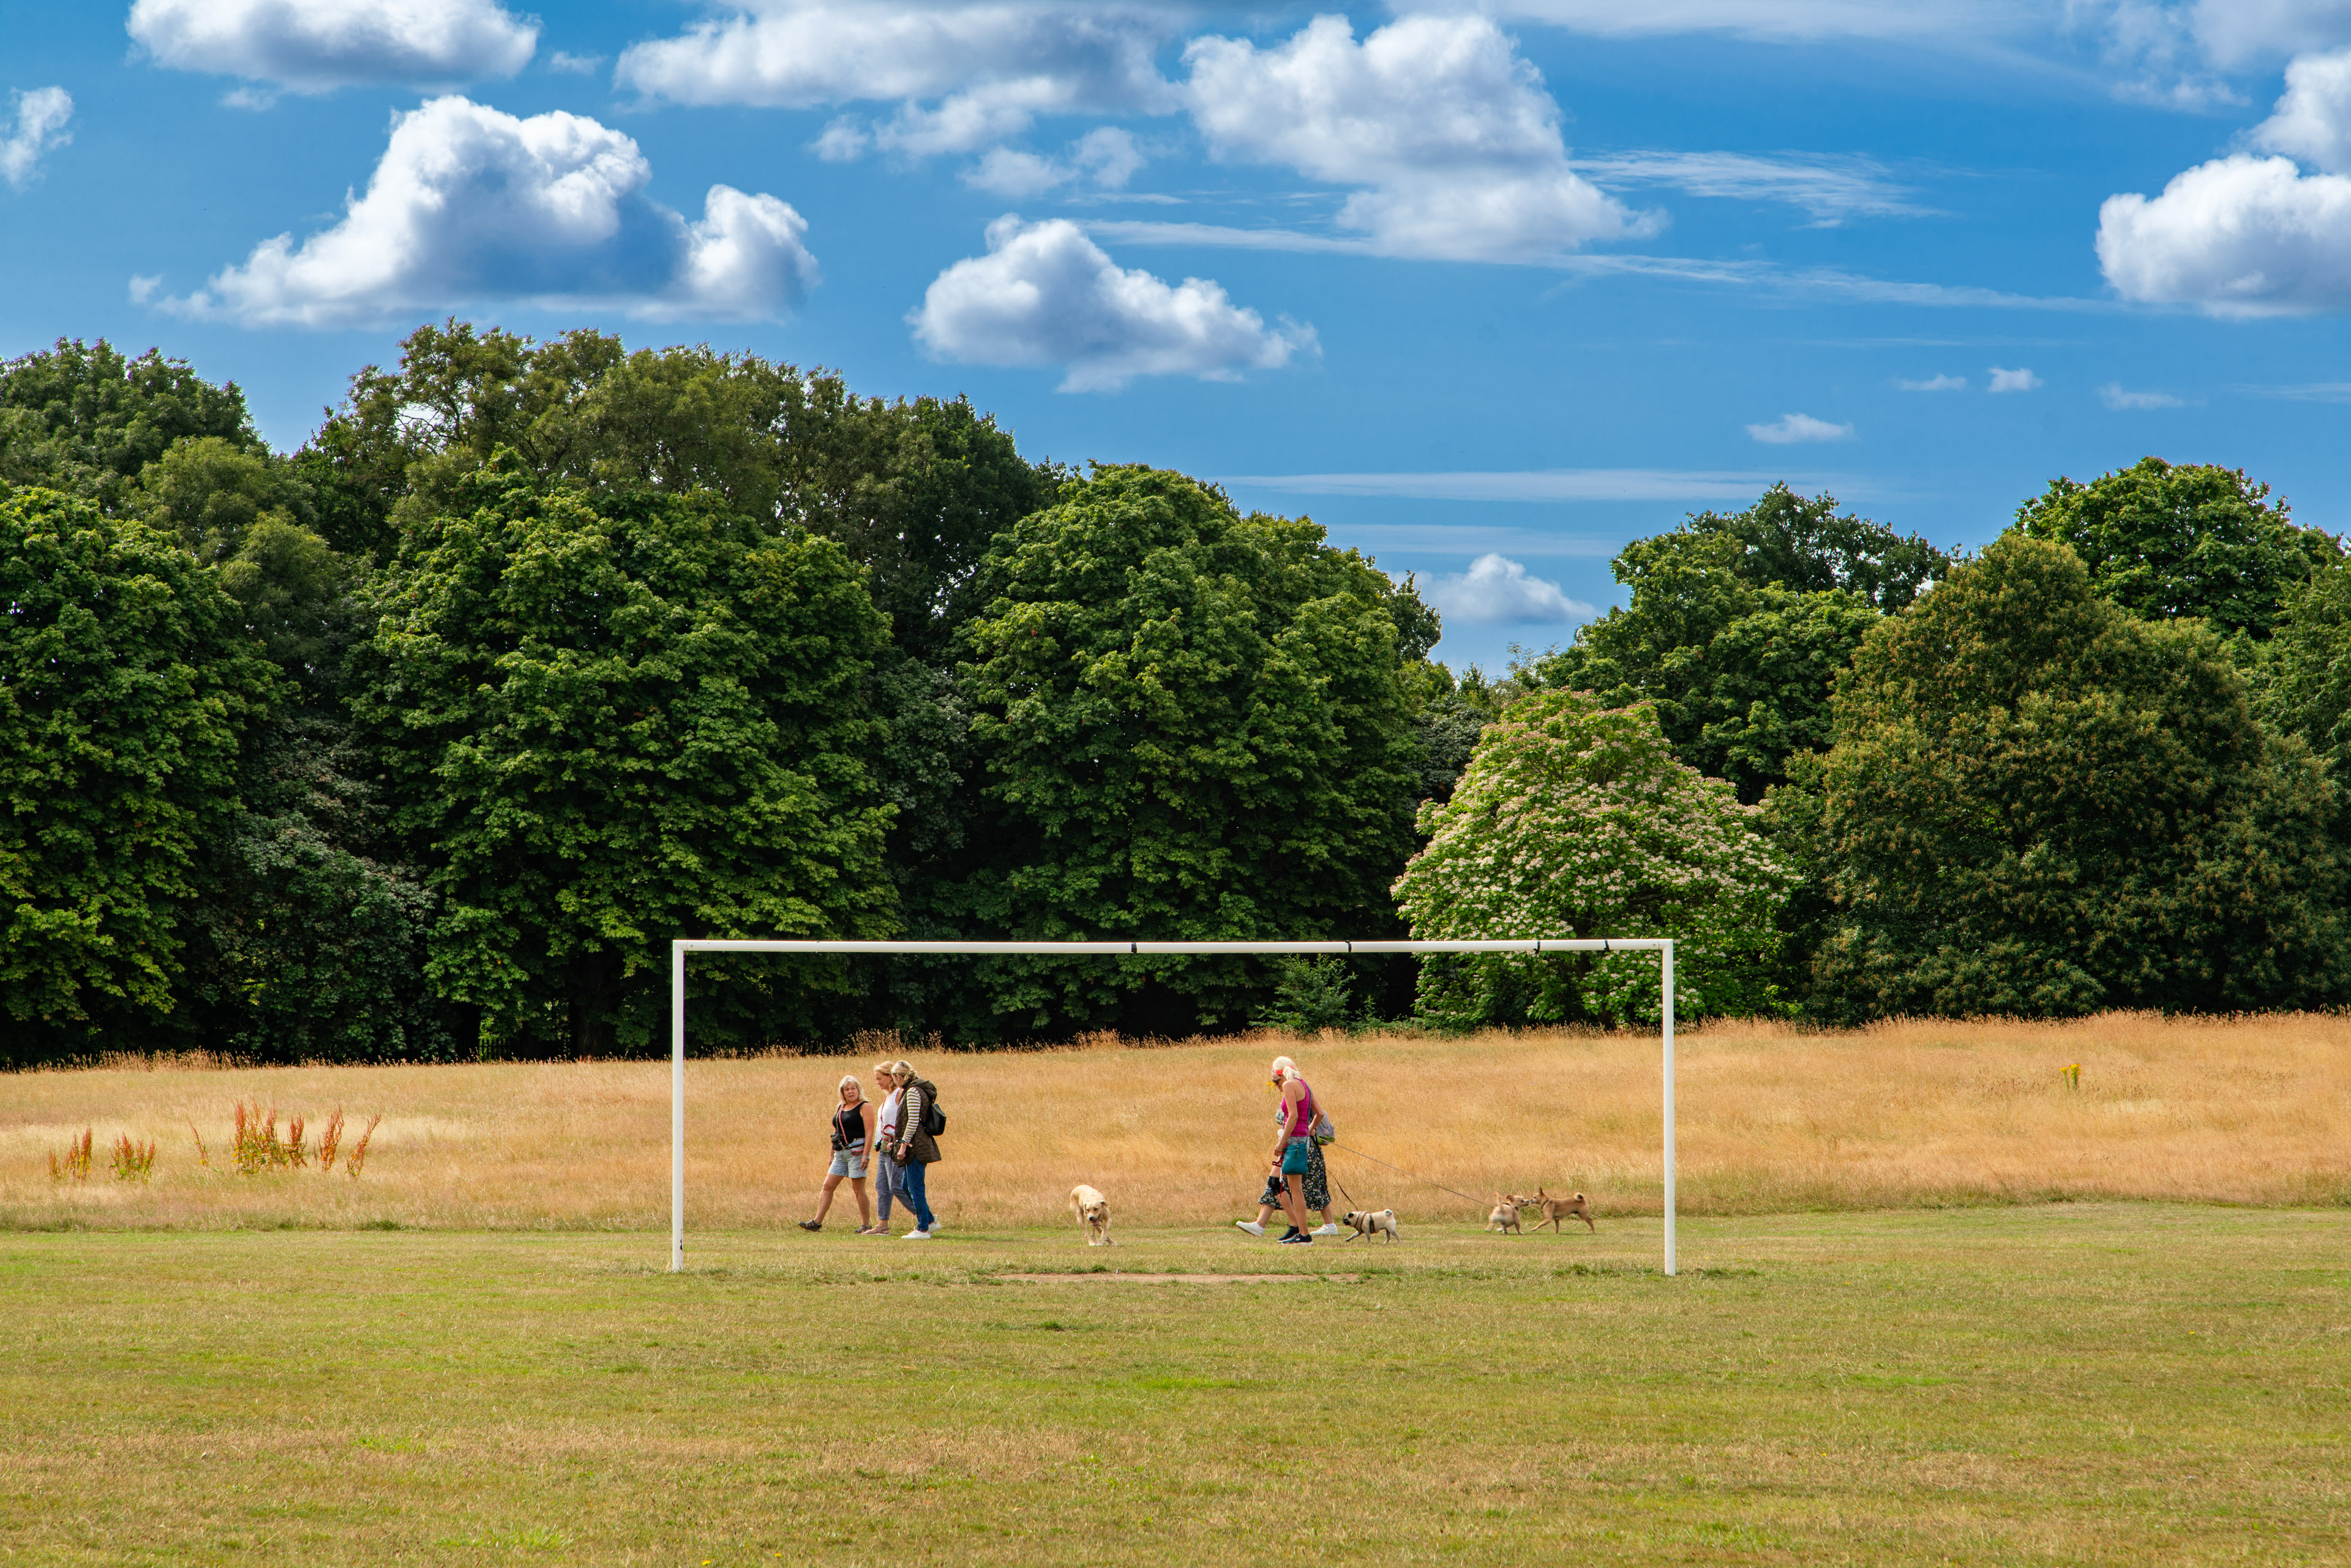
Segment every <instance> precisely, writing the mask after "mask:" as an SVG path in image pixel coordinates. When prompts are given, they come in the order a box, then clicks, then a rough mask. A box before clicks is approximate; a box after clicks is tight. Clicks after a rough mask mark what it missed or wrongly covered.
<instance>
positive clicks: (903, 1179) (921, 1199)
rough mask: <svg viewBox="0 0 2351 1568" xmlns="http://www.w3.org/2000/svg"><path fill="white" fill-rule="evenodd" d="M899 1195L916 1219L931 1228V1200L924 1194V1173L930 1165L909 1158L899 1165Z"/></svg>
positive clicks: (925, 1226)
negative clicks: (912, 1211)
mask: <svg viewBox="0 0 2351 1568" xmlns="http://www.w3.org/2000/svg"><path fill="white" fill-rule="evenodd" d="M896 1168H897V1172H898V1196H899V1197H901V1198H903V1199H904V1200H905V1204H906V1207H908V1208H911V1209H913V1210H914V1218H915V1220H916V1221H917V1222H918V1223H919V1224H920V1225H921V1226H922V1228H924V1229H925V1230H928V1229H929V1228H931V1202H930V1199H929V1198H927V1197H925V1196H924V1195H923V1173H924V1171H925V1170H926V1169H927V1168H928V1167H927V1166H925V1165H924V1164H923V1163H922V1162H921V1161H920V1160H908V1161H907V1162H906V1163H905V1164H904V1165H903V1166H897V1167H896Z"/></svg>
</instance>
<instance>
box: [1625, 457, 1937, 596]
mask: <svg viewBox="0 0 2351 1568" xmlns="http://www.w3.org/2000/svg"><path fill="white" fill-rule="evenodd" d="M1836 508H1837V503H1836V497H1834V496H1832V495H1829V494H1828V493H1827V492H1825V491H1823V492H1822V493H1821V494H1820V495H1818V496H1800V495H1798V494H1797V493H1796V492H1795V491H1793V490H1791V489H1790V488H1788V486H1786V485H1784V484H1780V485H1774V486H1771V488H1770V489H1768V490H1766V491H1764V492H1763V494H1762V495H1761V497H1758V498H1757V500H1756V502H1755V504H1754V505H1753V506H1751V507H1748V508H1747V509H1746V510H1745V511H1743V512H1728V513H1726V512H1693V513H1691V514H1690V517H1689V521H1688V522H1687V523H1685V524H1684V525H1683V526H1682V528H1681V529H1680V530H1679V531H1681V532H1685V533H1690V534H1696V535H1698V536H1700V537H1708V536H1719V537H1721V538H1729V539H1731V540H1734V541H1736V542H1737V544H1738V546H1739V551H1738V555H1737V557H1736V559H1734V560H1733V561H1732V563H1731V565H1732V570H1734V571H1735V572H1736V573H1737V575H1738V576H1739V578H1740V580H1741V581H1743V582H1746V583H1749V584H1750V585H1751V586H1753V587H1756V588H1769V587H1771V585H1772V584H1774V583H1776V584H1778V585H1779V586H1780V587H1782V588H1785V589H1791V590H1792V591H1795V592H1798V593H1825V592H1828V591H1831V590H1841V591H1844V592H1846V593H1850V594H1852V595H1854V596H1855V598H1858V599H1860V600H1862V601H1865V602H1866V603H1867V604H1868V605H1870V607H1871V608H1873V609H1875V610H1877V611H1879V612H1882V613H1885V614H1887V615H1891V614H1893V613H1894V612H1896V611H1897V610H1900V609H1901V608H1903V606H1905V605H1907V604H1908V603H1909V602H1910V601H1912V600H1914V599H1916V598H1917V597H1918V595H1919V594H1921V593H1922V592H1924V591H1926V590H1927V587H1928V584H1930V583H1932V582H1934V581H1935V580H1938V579H1939V578H1941V577H1942V576H1944V575H1945V574H1946V573H1948V572H1949V570H1950V567H1951V559H1950V557H1949V556H1948V555H1946V554H1944V553H1943V552H1942V551H1941V550H1939V549H1936V548H1935V547H1934V546H1933V545H1931V544H1928V542H1927V541H1926V540H1925V539H1923V538H1919V537H1918V536H1917V535H1916V534H1909V535H1903V534H1897V533H1896V532H1895V531H1894V530H1893V529H1892V528H1887V527H1886V525H1885V524H1883V523H1874V522H1871V521H1870V520H1869V519H1868V518H1867V517H1855V516H1854V515H1853V514H1852V513H1850V512H1847V513H1844V514H1840V513H1839V512H1838V511H1837V509H1836ZM1667 537H1670V536H1667ZM1619 580H1620V581H1621V580H1622V579H1619Z"/></svg>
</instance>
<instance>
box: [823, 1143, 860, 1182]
mask: <svg viewBox="0 0 2351 1568" xmlns="http://www.w3.org/2000/svg"><path fill="white" fill-rule="evenodd" d="M824 1174H825V1175H827V1176H847V1177H849V1179H850V1180H852V1181H855V1180H857V1179H858V1178H859V1177H861V1176H863V1175H864V1174H865V1156H864V1155H852V1154H851V1153H850V1152H849V1151H848V1150H847V1149H835V1150H833V1152H832V1168H831V1169H830V1170H828V1171H826V1172H825V1173H824Z"/></svg>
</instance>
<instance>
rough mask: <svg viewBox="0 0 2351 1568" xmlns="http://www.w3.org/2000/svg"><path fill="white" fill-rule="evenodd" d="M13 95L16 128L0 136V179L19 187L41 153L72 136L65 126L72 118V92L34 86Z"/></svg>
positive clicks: (33, 167) (30, 174) (70, 138)
mask: <svg viewBox="0 0 2351 1568" xmlns="http://www.w3.org/2000/svg"><path fill="white" fill-rule="evenodd" d="M72 119H73V94H71V93H69V92H68V91H67V90H66V89H63V88H61V87H37V88H35V89H33V90H32V91H30V92H20V93H18V94H16V128H15V129H14V130H12V131H9V132H8V134H7V135H6V136H5V137H0V179H5V180H6V181H7V182H8V183H9V184H10V185H12V186H14V187H15V188H16V189H17V190H19V191H21V190H23V189H24V188H25V186H26V183H27V182H29V181H30V180H31V179H32V177H33V171H34V170H35V169H36V168H37V167H38V166H39V164H40V162H41V154H42V153H44V152H48V151H49V150H50V149H51V148H53V147H62V146H64V145H65V144H66V143H67V142H68V141H72V140H73V133H72V132H70V131H68V130H67V129H66V125H67V122H68V121H69V120H72Z"/></svg>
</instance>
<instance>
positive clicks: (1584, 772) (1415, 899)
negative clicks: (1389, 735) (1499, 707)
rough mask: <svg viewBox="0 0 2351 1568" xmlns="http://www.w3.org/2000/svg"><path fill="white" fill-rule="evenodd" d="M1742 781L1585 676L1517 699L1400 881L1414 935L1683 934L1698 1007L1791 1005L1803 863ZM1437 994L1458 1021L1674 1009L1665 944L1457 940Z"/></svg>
mask: <svg viewBox="0 0 2351 1568" xmlns="http://www.w3.org/2000/svg"><path fill="white" fill-rule="evenodd" d="M1756 815H1757V813H1756V809H1755V808H1753V807H1750V806H1742V805H1740V803H1739V799H1738V795H1737V793H1736V792H1735V791H1734V790H1733V789H1732V788H1731V786H1729V784H1726V783H1724V782H1723V781H1722V780H1721V779H1708V778H1707V777H1706V776H1704V775H1703V774H1701V773H1699V772H1698V769H1696V768H1691V767H1689V766H1687V764H1685V763H1682V762H1679V761H1677V760H1676V759H1675V757H1674V754H1673V749H1672V747H1671V746H1670V744H1669V743H1668V742H1667V739H1666V736H1665V731H1664V730H1663V729H1662V728H1661V727H1659V725H1658V722H1657V715H1656V709H1654V708H1652V707H1651V706H1648V705H1647V704H1646V703H1639V704H1635V705H1634V706H1630V707H1621V708H1604V707H1602V706H1600V704H1599V703H1598V702H1597V701H1595V700H1594V699H1593V698H1592V697H1591V696H1589V695H1585V694H1583V693H1581V692H1545V693H1541V694H1540V695H1535V696H1531V697H1527V698H1524V699H1522V700H1520V701H1519V702H1517V703H1514V704H1512V705H1511V706H1510V707H1509V708H1508V709H1507V710H1505V711H1504V713H1503V715H1502V716H1501V718H1500V719H1499V721H1498V722H1496V723H1495V724H1493V725H1492V726H1490V727H1489V728H1488V729H1487V730H1486V732H1485V734H1484V736H1483V737H1481V738H1480V739H1479V742H1478V748H1477V750H1476V751H1475V752H1474V753H1472V754H1471V756H1470V758H1469V767H1468V771H1467V772H1466V773H1464V774H1463V775H1462V777H1461V781H1460V783H1459V785H1458V786H1457V787H1456V788H1455V789H1454V792H1453V798H1452V800H1449V801H1447V802H1445V803H1443V804H1439V803H1437V802H1436V801H1429V802H1427V803H1426V804H1424V805H1423V806H1422V807H1421V809H1420V819H1419V826H1420V831H1422V832H1424V833H1426V834H1427V835H1429V839H1428V845H1427V847H1426V849H1424V850H1422V851H1421V852H1419V853H1418V854H1416V855H1415V856H1414V857H1413V858H1412V861H1411V862H1410V863H1408V864H1407V865H1406V866H1405V870H1404V874H1403V875H1402V876H1401V877H1398V878H1397V879H1396V883H1395V897H1396V902H1397V904H1398V906H1399V907H1400V908H1401V910H1402V912H1403V915H1404V917H1405V921H1406V923H1407V924H1409V925H1410V926H1411V927H1412V934H1413V936H1414V937H1415V938H1416V939H1417V940H1424V941H1446V940H1455V941H1458V940H1464V939H1469V938H1493V937H1505V936H1583V937H1593V936H1671V937H1673V938H1675V941H1676V950H1675V960H1676V975H1675V982H1676V983H1675V990H1674V1006H1675V1009H1676V1010H1677V1012H1680V1013H1682V1014H1685V1015H1687V1016H1693V1017H1703V1016H1705V1015H1707V1014H1709V1013H1717V1014H1719V1013H1747V1012H1761V1011H1776V1010H1779V1009H1778V1007H1777V1001H1778V996H1777V991H1776V988H1773V987H1772V986H1771V983H1770V979H1771V958H1772V956H1773V955H1774V954H1775V952H1776V950H1777V948H1778V946H1779V936H1778V932H1777V930H1776V929H1775V927H1774V925H1773V916H1774V915H1775V914H1776V913H1777V911H1778V910H1779V908H1780V906H1781V904H1782V901H1783V900H1784V899H1785V898H1786V896H1787V893H1788V890H1789V888H1790V887H1791V886H1792V883H1793V878H1792V875H1791V874H1790V872H1789V870H1788V869H1787V867H1786V866H1785V865H1783V864H1782V862H1781V861H1780V860H1779V859H1778V858H1777V857H1776V856H1775V855H1774V854H1773V853H1772V852H1771V846H1770V845H1769V844H1768V843H1766V842H1765V841H1764V840H1763V838H1762V836H1761V834H1760V833H1759V832H1758V831H1757V830H1756ZM1420 1007H1421V1011H1422V1014H1423V1016H1425V1017H1426V1018H1428V1019H1430V1020H1431V1021H1433V1022H1437V1023H1441V1024H1445V1025H1447V1026H1450V1027H1455V1028H1477V1027H1480V1026H1486V1025H1509V1024H1523V1023H1573V1022H1586V1021H1588V1022H1595V1023H1629V1022H1635V1021H1645V1020H1647V1019H1654V1018H1656V1016H1657V1013H1658V1010H1659V1008H1658V995H1657V962H1656V955H1654V954H1651V953H1620V954H1611V955H1582V954H1575V955H1570V954H1541V955H1537V954H1531V953H1509V954H1502V953H1497V954H1477V955H1467V956H1452V955H1448V956H1443V957H1431V958H1429V959H1427V960H1426V961H1425V962H1424V964H1423V965H1422V967H1421V978H1420Z"/></svg>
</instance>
